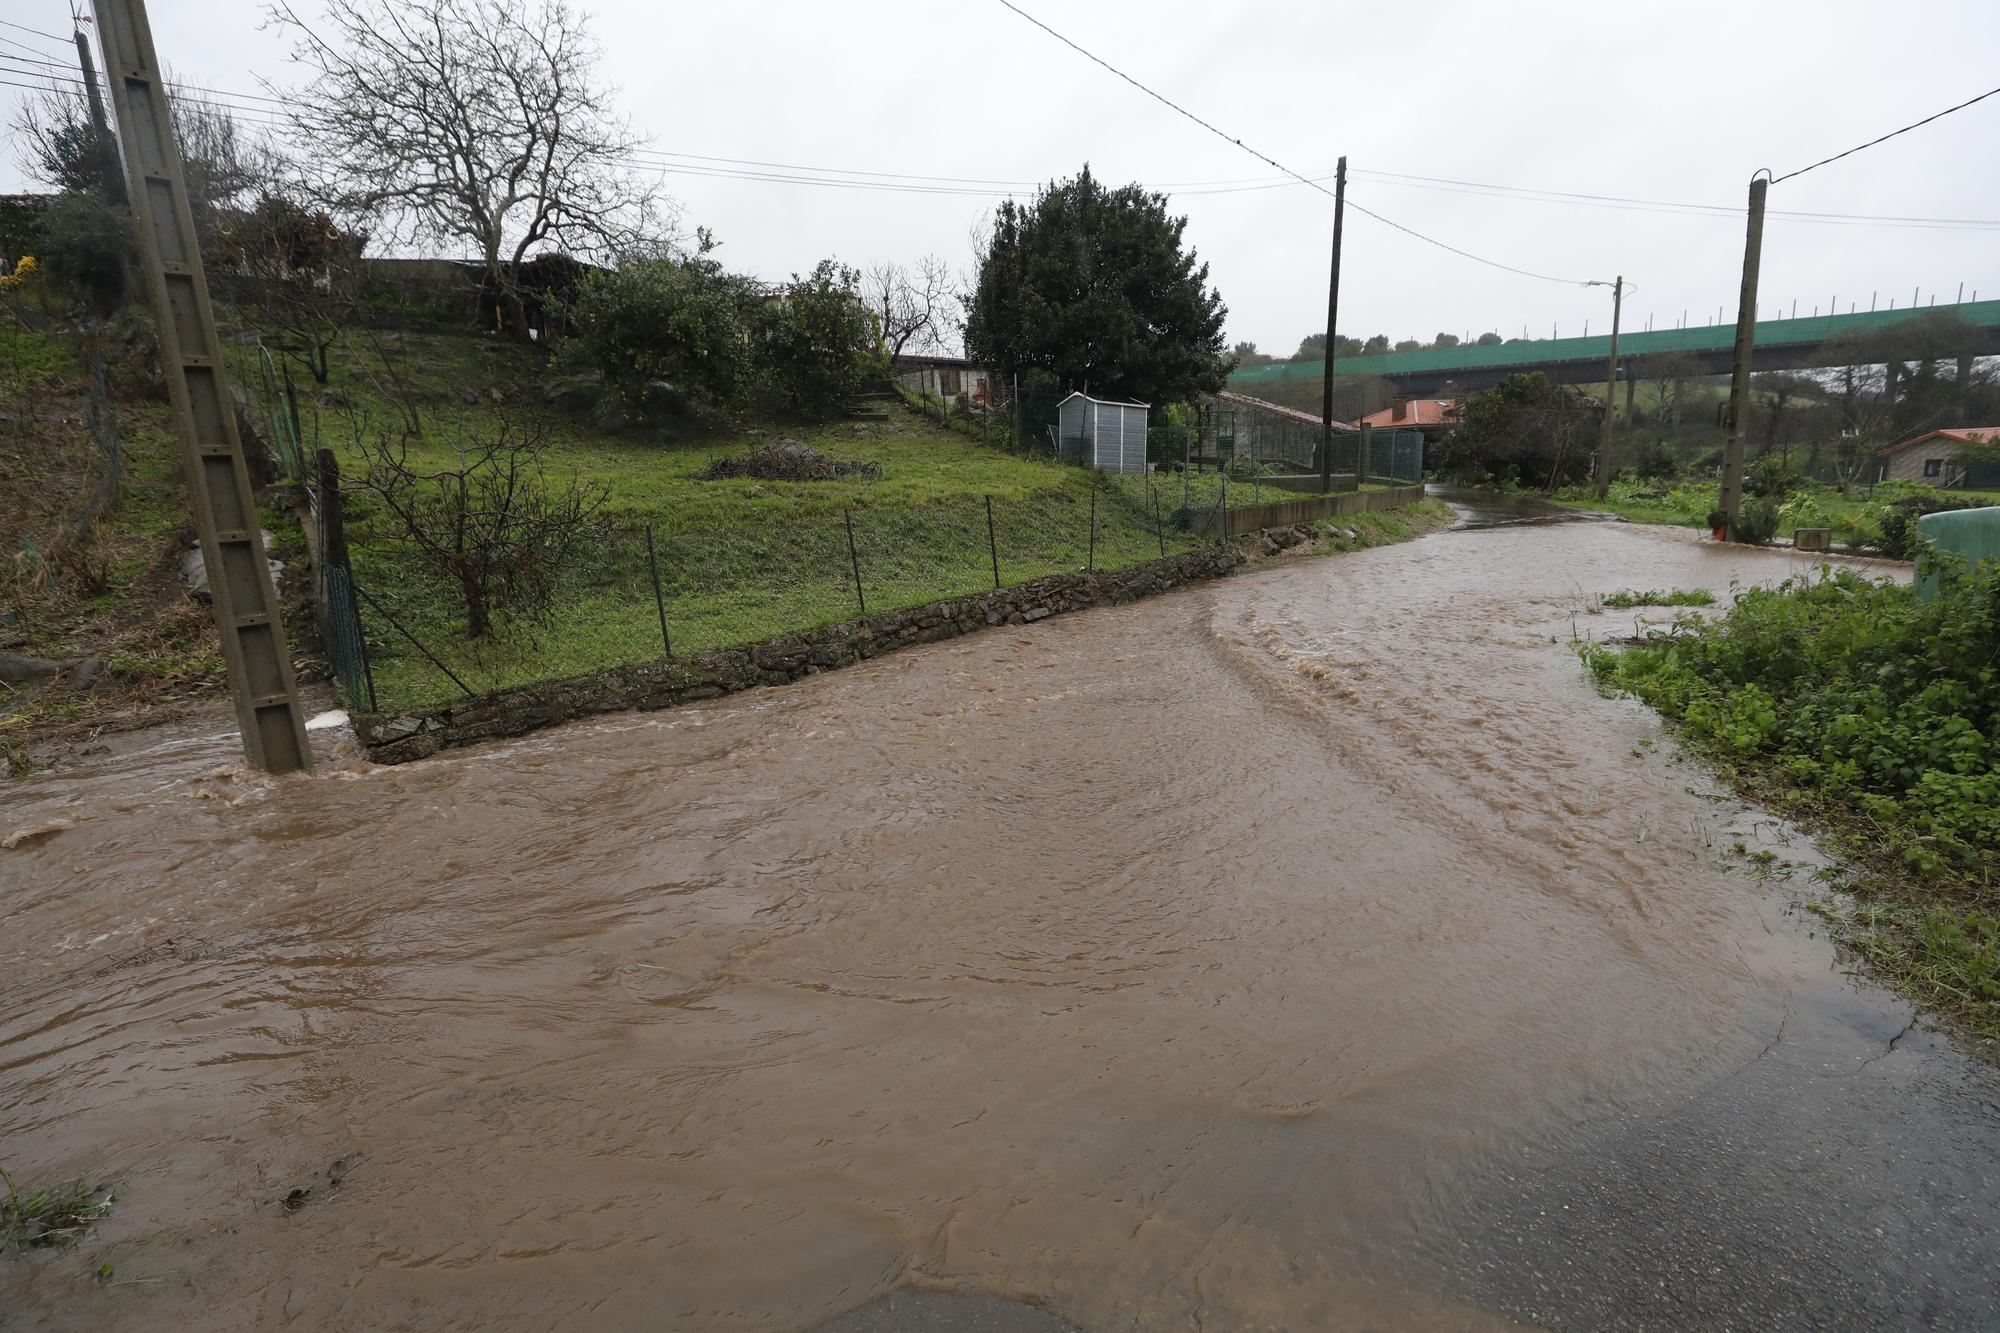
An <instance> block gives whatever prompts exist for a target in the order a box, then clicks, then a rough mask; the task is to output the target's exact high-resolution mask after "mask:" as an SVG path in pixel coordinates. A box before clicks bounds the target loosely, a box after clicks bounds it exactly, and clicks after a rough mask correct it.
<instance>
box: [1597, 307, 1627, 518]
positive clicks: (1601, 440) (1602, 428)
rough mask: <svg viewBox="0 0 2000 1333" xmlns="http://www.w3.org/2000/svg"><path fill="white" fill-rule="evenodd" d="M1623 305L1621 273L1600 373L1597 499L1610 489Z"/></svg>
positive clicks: (1601, 497)
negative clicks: (1607, 362) (1606, 360)
mask: <svg viewBox="0 0 2000 1333" xmlns="http://www.w3.org/2000/svg"><path fill="white" fill-rule="evenodd" d="M1593 285H1594V286H1602V285H1603V284H1602V283H1596V284H1593ZM1624 306H1625V275H1624V274H1623V273H1621V274H1619V275H1618V276H1617V277H1616V278H1615V279H1613V280H1612V283H1611V368H1610V369H1609V370H1607V371H1606V372H1605V374H1604V420H1603V422H1602V424H1600V425H1599V427H1598V431H1597V498H1598V499H1600V500H1602V499H1603V498H1604V496H1605V493H1606V492H1608V491H1609V490H1610V489H1611V418H1612V417H1613V416H1614V415H1616V413H1617V410H1618V316H1619V313H1620V312H1621V311H1622V310H1623V309H1624Z"/></svg>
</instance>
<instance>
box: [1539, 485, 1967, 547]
mask: <svg viewBox="0 0 2000 1333" xmlns="http://www.w3.org/2000/svg"><path fill="white" fill-rule="evenodd" d="M1719 490H1720V488H1719V487H1718V486H1717V484H1716V483H1715V482H1712V481H1679V482H1649V481H1622V480H1621V481H1615V482H1613V483H1612V484H1611V489H1610V492H1609V494H1607V495H1606V496H1605V497H1604V498H1603V499H1599V498H1598V496H1597V488H1596V487H1595V486H1567V487H1564V488H1562V489H1561V490H1558V491H1556V492H1555V493H1554V494H1553V495H1551V496H1550V497H1549V498H1550V499H1551V500H1553V501H1555V502H1556V503H1557V504H1561V505H1567V506H1569V507H1570V508H1572V509H1592V510H1597V511H1600V512H1604V513H1613V514H1623V515H1624V516H1625V517H1626V518H1629V519H1631V520H1632V521H1633V522H1634V523H1657V524H1661V525H1664V526H1668V527H1682V528H1685V527H1696V528H1698V527H1705V526H1706V524H1707V519H1708V514H1709V511H1711V510H1712V509H1714V508H1715V506H1716V504H1717V502H1718V497H1719ZM1937 493H1938V492H1937V491H1936V489H1935V488H1933V487H1927V486H1917V485H1913V484H1911V483H1909V482H1885V483H1882V484H1880V485H1876V486H1866V487H1857V488H1855V489H1853V490H1851V491H1849V492H1848V493H1847V494H1844V495H1843V494H1841V493H1840V492H1839V491H1838V490H1837V489H1835V488H1834V487H1832V486H1825V485H1820V484H1818V483H1813V484H1809V485H1806V486H1803V487H1800V488H1798V489H1796V490H1794V491H1793V492H1792V493H1791V494H1790V495H1788V496H1786V497H1785V499H1784V500H1782V501H1780V502H1779V503H1778V535H1779V536H1780V537H1787V538H1789V537H1790V536H1791V535H1792V533H1793V532H1794V531H1796V530H1797V529H1799V528H1811V527H1822V528H1826V527H1830V528H1832V529H1833V536H1834V540H1835V541H1837V542H1843V543H1846V544H1848V545H1861V544H1863V543H1865V542H1868V541H1870V540H1873V539H1874V538H1877V537H1879V536H1881V513H1882V510H1883V509H1884V508H1885V507H1886V506H1887V505H1888V504H1890V503H1891V502H1893V501H1895V500H1899V499H1902V498H1904V497H1906V496H1910V495H1924V494H1937ZM1949 494H1951V495H1953V496H1959V497H1963V498H1966V499H1971V500H1986V501H1988V502H1990V503H1992V504H2000V494H1987V493H1981V492H1972V491H1951V492H1949Z"/></svg>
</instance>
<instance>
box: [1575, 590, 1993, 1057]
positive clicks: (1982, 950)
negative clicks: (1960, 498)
mask: <svg viewBox="0 0 2000 1333" xmlns="http://www.w3.org/2000/svg"><path fill="white" fill-rule="evenodd" d="M1586 660H1587V661H1588V663H1589V665H1590V667H1591V670H1592V671H1593V673H1594V674H1595V675H1596V676H1597V678H1598V680H1599V681H1600V682H1601V683H1602V684H1603V685H1605V686H1606V687H1608V688H1616V689H1621V690H1625V691H1627V692H1630V693H1632V694H1634V695H1637V696H1638V697H1639V698H1641V699H1643V700H1645V701H1646V702H1647V703H1649V704H1651V705H1652V706H1653V707H1655V708H1657V709H1658V710H1659V711H1660V712H1661V713H1662V714H1664V715H1665V716H1667V717H1669V718H1671V719H1674V720H1675V721H1677V722H1679V723H1680V724H1681V725H1682V726H1683V728H1684V729H1685V732H1686V734H1687V735H1688V736H1689V738H1690V739H1691V740H1692V741H1693V742H1694V743H1695V744H1696V745H1697V746H1698V747H1699V748H1701V749H1704V750H1706V751H1708V752H1709V753H1711V754H1713V755H1715V756H1717V757H1719V758H1721V759H1723V760H1725V761H1727V762H1728V763H1729V764H1730V765H1731V766H1732V770H1733V771H1734V772H1735V773H1736V774H1737V775H1738V777H1739V778H1741V779H1743V780H1744V781H1746V782H1747V783H1748V784H1749V785H1751V786H1752V787H1753V788H1755V789H1756V790H1758V791H1760V792H1762V793H1765V794H1768V795H1770V796H1772V797H1773V798H1774V799H1777V800H1778V801H1779V802H1780V803H1781V804H1785V805H1787V807H1788V808H1790V809H1793V810H1794V811H1798V812H1804V813H1808V814H1812V815H1817V816H1819V817H1820V818H1821V819H1822V820H1823V821H1824V822H1825V823H1826V826H1827V827H1829V828H1830V829H1832V831H1833V832H1834V833H1835V834H1836V836H1839V837H1841V838H1843V839H1844V841H1845V843H1846V845H1847V846H1848V847H1849V848H1850V849H1852V850H1855V851H1856V852H1857V853H1858V854H1860V855H1861V856H1862V857H1864V858H1865V859H1866V860H1867V861H1868V862H1869V863H1870V864H1871V865H1874V866H1876V867H1878V873H1879V874H1882V875H1888V876H1890V878H1889V880H1887V881H1886V882H1888V883H1891V884H1893V885H1895V886H1897V887H1898V888H1900V889H1902V890H1905V891H1906V896H1907V900H1908V902H1907V906H1908V910H1904V911H1901V912H1900V915H1899V914H1897V913H1893V912H1892V913H1889V914H1887V915H1886V916H1885V917H1884V920H1892V919H1893V920H1894V921H1896V922H1898V923H1900V924H1897V925H1896V926H1895V927H1894V928H1895V929H1896V930H1899V931H1901V932H1903V933H1902V934H1901V935H1899V936H1897V937H1896V938H1894V939H1885V938H1872V939H1865V940H1863V941H1862V945H1863V947H1864V948H1865V949H1867V950H1868V951H1869V952H1870V955H1871V956H1874V957H1878V958H1879V959H1881V960H1883V961H1884V962H1886V963H1888V964H1889V965H1891V967H1892V969H1893V970H1894V971H1895V973H1896V975H1898V976H1901V977H1903V978H1904V979H1906V980H1909V981H1910V982H1911V983H1912V984H1913V985H1914V986H1916V987H1917V988H1918V989H1919V990H1922V991H1923V992H1924V993H1925V994H1926V995H1928V996H1930V997H1931V998H1933V999H1938V1000H1939V1001H1940V1002H1949V1003H1952V1004H1955V1005H1959V1006H1960V1007H1964V1005H1965V1004H1966V1002H1967V1001H1970V1002H1971V1003H1972V1004H1973V1006H1974V1008H1973V1010H1971V1011H1969V1012H1971V1013H1972V1015H1973V1017H1975V1019H1976V1020H1977V1021H1978V1022H1979V1023H1981V1024H1982V1025H1983V1026H1984V1027H1986V1028H1987V1029H1988V1030H1991V1031H1994V1032H2000V948H1996V947H1995V944H1996V939H2000V935H1997V934H1996V932H1995V925H1996V916H1995V913H1994V898H1993V894H1994V887H1993V886H1994V885H1995V883H1996V878H2000V562H1996V561H1990V560H1989V561H1986V562H1984V563H1983V564H1982V565H1980V566H1979V568H1978V569H1976V570H1972V571H1968V570H1967V569H1966V568H1965V566H1964V565H1963V564H1962V563H1961V562H1958V561H1956V560H1948V561H1946V562H1944V568H1943V569H1942V572H1941V578H1940V580H1939V587H1938V592H1937V595H1936V596H1935V597H1934V598H1932V599H1931V600H1929V601H1921V600H1919V599H1918V598H1917V597H1916V596H1915V595H1914V594H1913V593H1912V592H1911V590H1910V589H1909V588H1908V587H1906V586H1902V585H1898V584H1896V583H1893V582H1891V581H1888V580H1880V581H1878V580H1872V579H1868V578H1864V577H1862V576H1861V575H1859V574H1856V573H1855V572H1853V571H1852V570H1848V569H1840V570H1827V569H1822V570H1821V572H1820V573H1819V574H1818V575H1817V576H1813V577H1801V578H1796V579H1790V580H1787V581H1785V582H1783V583H1781V584H1778V585H1777V586H1775V587H1768V588H1748V589H1743V590H1741V591H1739V593H1738V595H1737V598H1736V602H1735V605H1734V606H1733V607H1732V608H1731V609H1730V611H1729V613H1728V614H1727V615H1725V616H1720V617H1714V618H1701V617H1685V618H1683V619H1682V620H1680V621H1678V622H1676V624H1675V626H1674V628H1673V630H1672V631H1671V632H1670V633H1668V634H1667V635H1665V636H1663V637H1662V638H1661V639H1659V640H1657V641H1655V642H1653V643H1650V644H1647V645H1645V646H1641V647H1637V648H1633V649H1630V650H1628V651H1625V652H1613V651H1610V650H1608V649H1605V648H1602V647H1592V648H1590V649H1587V650H1586ZM1892 872H1893V873H1892ZM1878 882H1884V881H1878ZM1939 986H1943V987H1945V988H1946V989H1937V987H1939ZM1980 1005H1983V1006H1984V1008H1983V1009H1982V1008H1978V1006H1980Z"/></svg>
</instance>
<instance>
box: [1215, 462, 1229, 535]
mask: <svg viewBox="0 0 2000 1333" xmlns="http://www.w3.org/2000/svg"><path fill="white" fill-rule="evenodd" d="M1215 529H1216V531H1215V536H1216V539H1217V540H1218V541H1225V542H1226V541H1228V540H1229V469H1228V468H1226V467H1225V468H1223V469H1222V499H1221V500H1220V501H1218V502H1217V503H1216V506H1215Z"/></svg>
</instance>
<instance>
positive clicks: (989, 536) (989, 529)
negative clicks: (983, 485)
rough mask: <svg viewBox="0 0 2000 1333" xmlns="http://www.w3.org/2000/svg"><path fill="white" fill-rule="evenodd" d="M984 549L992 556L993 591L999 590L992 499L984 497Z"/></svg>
mask: <svg viewBox="0 0 2000 1333" xmlns="http://www.w3.org/2000/svg"><path fill="white" fill-rule="evenodd" d="M986 549H987V550H988V551H989V552H990V553H991V554H992V556H993V590H994V591H995V592H998V591H999V590H1000V543H999V542H998V541H996V540H995V539H994V536H993V497H992V496H990V495H989V496H987V497H986Z"/></svg>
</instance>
